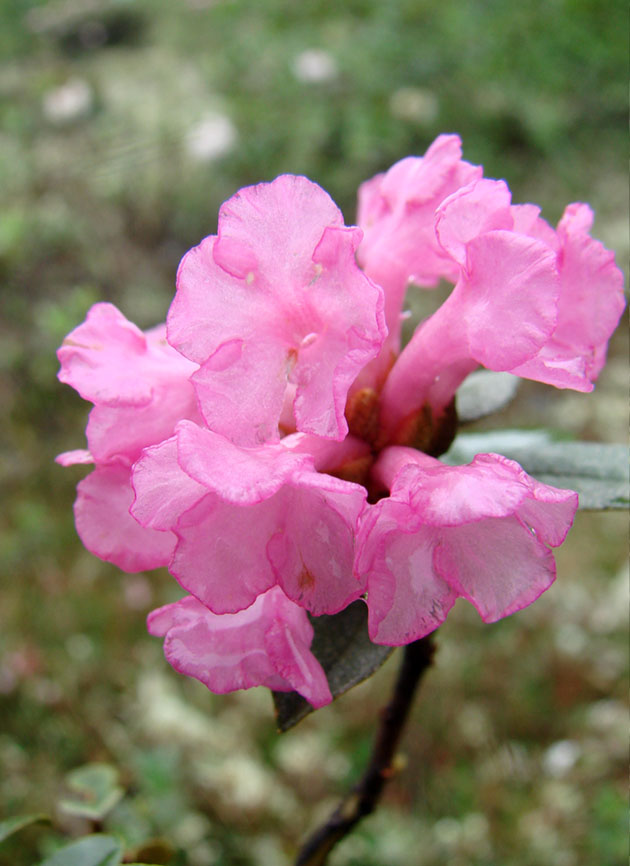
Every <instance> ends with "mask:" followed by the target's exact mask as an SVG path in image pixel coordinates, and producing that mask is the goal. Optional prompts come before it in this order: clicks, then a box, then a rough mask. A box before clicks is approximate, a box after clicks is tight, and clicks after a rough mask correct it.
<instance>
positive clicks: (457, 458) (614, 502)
mask: <svg viewBox="0 0 630 866" xmlns="http://www.w3.org/2000/svg"><path fill="white" fill-rule="evenodd" d="M486 452H496V453H499V454H503V455H504V456H505V457H509V458H510V459H512V460H516V462H517V463H520V465H521V466H522V467H523V469H524V470H525V471H526V472H528V473H529V474H530V475H533V476H534V478H536V479H537V480H538V481H542V482H543V483H545V484H551V485H553V486H554V487H562V488H567V489H569V490H576V491H577V492H578V493H579V495H580V509H582V510H583V511H608V510H615V509H626V508H628V506H629V505H630V495H629V493H630V471H629V466H628V449H627V448H626V446H625V445H618V444H603V443H600V442H566V441H564V442H563V441H558V440H555V439H553V437H552V435H551V434H550V433H548V432H546V431H542V430H531V431H528V430H502V431H497V432H496V433H495V432H491V433H472V434H466V433H464V434H461V435H460V436H458V437H457V438H456V439H455V442H454V443H453V445H452V447H451V449H450V451H449V452H448V454H446V455H444V458H443V459H444V461H445V462H447V463H450V464H452V465H455V464H458V463H467V462H469V461H470V460H472V459H473V457H474V456H475V454H480V453H486Z"/></svg>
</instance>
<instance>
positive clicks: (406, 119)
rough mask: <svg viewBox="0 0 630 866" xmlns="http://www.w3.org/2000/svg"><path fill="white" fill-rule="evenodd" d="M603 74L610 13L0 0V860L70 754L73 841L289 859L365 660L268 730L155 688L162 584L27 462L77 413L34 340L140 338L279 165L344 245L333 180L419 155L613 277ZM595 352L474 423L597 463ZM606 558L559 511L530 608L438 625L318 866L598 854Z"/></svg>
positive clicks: (358, 733)
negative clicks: (569, 374)
mask: <svg viewBox="0 0 630 866" xmlns="http://www.w3.org/2000/svg"><path fill="white" fill-rule="evenodd" d="M626 71H627V9H626V4H625V3H622V2H621V0H604V2H598V0H534V2H530V3H526V4H506V3H500V2H492V0H485V2H482V0H453V2H450V3H439V2H436V0H390V2H388V3H385V2H383V0H346V2H337V3H332V2H324V0H321V2H315V0H301V2H297V0H264V2H263V0H251V2H245V0H214V2H213V0H177V2H176V0H135V2H134V0H119V2H106V0H83V2H77V0H74V2H73V0H55V2H36V0H3V2H0V118H1V123H0V130H1V131H0V184H1V188H2V189H3V208H2V213H1V214H0V273H1V276H2V282H1V289H0V303H1V320H0V398H1V405H2V407H3V409H4V413H3V415H4V417H3V423H2V425H1V428H0V477H1V480H2V487H3V509H2V515H1V516H0V521H1V523H0V571H1V573H2V576H3V583H2V589H1V597H0V610H1V612H2V628H1V630H0V650H1V657H0V716H1V719H2V725H1V728H0V818H1V817H6V816H10V815H15V814H20V813H23V812H36V811H43V812H46V813H48V814H49V815H51V816H52V818H53V825H52V827H51V828H48V829H46V828H40V827H33V828H30V829H28V830H25V831H23V832H22V833H21V834H20V836H19V837H17V836H16V837H15V838H14V840H13V841H10V842H8V843H5V845H4V846H1V847H0V863H2V864H4V863H7V864H9V863H10V864H14V866H31V864H32V863H34V862H37V861H38V859H39V858H41V857H42V856H43V855H44V854H45V853H47V852H49V851H50V850H51V849H52V848H53V847H54V846H55V845H56V844H59V843H60V842H61V841H63V840H68V839H70V838H72V837H73V836H74V835H80V834H81V833H85V832H88V831H89V830H90V829H94V824H91V823H90V822H89V821H86V820H83V819H77V818H76V817H71V816H69V815H67V814H66V813H64V812H63V811H62V810H60V809H59V808H58V805H57V804H58V800H59V798H60V796H61V795H63V793H64V791H65V788H64V776H65V774H66V773H67V772H68V771H70V770H72V769H73V768H76V767H78V766H80V765H82V764H84V763H86V762H88V761H95V760H96V761H106V762H108V763H111V764H112V765H113V766H115V767H116V768H117V769H118V770H119V772H120V774H121V780H122V785H123V787H124V789H125V796H124V798H123V799H122V800H121V801H120V803H119V804H118V805H117V806H116V807H115V809H114V810H113V811H112V812H111V813H110V815H109V816H108V817H107V818H106V819H105V822H104V827H105V829H107V830H112V831H115V832H118V833H120V834H122V836H123V838H124V839H125V843H126V846H127V850H128V852H129V855H130V856H135V857H136V858H140V857H144V858H145V859H150V858H149V853H150V852H148V849H146V848H145V850H144V852H143V850H142V846H143V845H146V844H147V843H148V842H149V841H150V840H155V839H157V838H162V839H165V840H168V843H169V844H168V845H162V848H161V849H160V850H161V854H160V853H159V852H158V850H157V849H156V848H155V847H154V850H153V853H152V854H151V857H152V858H153V859H154V860H155V862H162V861H164V862H168V863H171V864H174V866H215V864H217V866H219V864H220V866H250V864H252V866H253V864H261V866H284V864H289V863H290V862H292V857H293V856H294V852H295V847H296V844H297V843H298V841H299V839H300V838H302V837H303V835H304V834H305V832H306V831H307V830H308V829H309V828H310V827H312V826H313V825H314V823H316V822H317V821H318V820H320V819H321V818H323V817H324V816H325V815H326V814H327V812H328V810H329V809H330V808H331V806H332V805H333V804H334V803H335V802H336V798H337V796H338V795H339V794H340V792H341V791H343V790H345V788H346V787H347V786H348V785H349V784H350V783H351V782H352V780H354V779H355V778H356V777H357V775H358V773H359V772H360V770H361V768H362V766H363V764H364V762H365V759H366V757H367V754H368V750H369V745H370V737H371V731H372V726H373V722H374V717H375V714H376V711H377V708H378V707H379V706H380V705H381V704H382V703H383V702H384V700H385V699H386V694H387V691H388V687H389V684H390V682H391V680H392V676H393V674H394V673H395V668H396V661H395V660H390V661H389V662H388V663H387V664H386V665H385V667H384V668H382V669H381V670H380V671H379V672H378V674H377V675H376V676H375V677H373V678H372V679H371V680H370V681H369V682H367V683H365V684H363V685H362V686H359V687H357V688H356V689H354V690H353V691H351V692H350V693H348V694H347V695H345V696H344V697H343V698H341V699H340V700H339V701H337V702H336V703H335V704H334V705H333V706H331V707H329V708H326V709H324V710H321V711H319V712H318V713H316V714H315V715H314V716H311V717H310V718H309V719H307V720H306V721H304V722H303V723H301V725H299V726H298V728H296V729H295V730H294V731H292V732H290V733H288V734H285V735H282V736H279V735H277V734H276V732H275V728H274V723H273V715H272V711H271V701H270V698H269V695H268V693H267V692H265V691H263V690H255V691H251V692H247V693H244V694H237V695H233V696H227V697H215V696H213V695H211V694H209V693H208V692H207V691H206V690H205V688H204V687H203V686H201V685H200V684H199V683H197V682H193V681H187V680H184V678H181V677H178V676H177V675H176V674H175V673H174V672H173V671H172V670H171V669H170V668H169V667H168V665H167V664H166V662H165V661H164V658H163V656H162V652H161V645H160V642H159V641H157V640H156V639H154V638H150V637H149V636H148V635H147V634H146V632H145V628H144V618H145V615H146V613H147V612H148V611H149V610H150V609H152V608H153V607H155V606H157V605H159V604H163V603H165V602H166V601H168V600H171V599H173V598H174V597H175V596H176V595H177V587H176V585H175V583H174V581H173V580H172V579H171V578H170V577H169V576H168V575H167V574H166V573H161V572H157V573H152V574H148V575H133V576H127V575H123V574H121V573H120V572H118V571H117V570H116V569H114V568H112V567H110V566H108V565H106V564H104V563H101V562H99V561H98V560H96V559H95V558H93V557H91V556H90V555H89V554H88V553H86V552H85V551H84V550H83V549H82V547H81V545H80V542H79V541H78V539H77V538H76V535H75V532H74V526H73V521H72V501H73V498H74V486H75V484H76V482H77V481H78V480H79V478H80V477H81V475H82V474H83V473H82V471H81V470H80V468H73V469H66V470H62V469H61V468H59V467H58V466H56V465H55V464H54V463H53V458H54V456H55V454H57V453H59V452H60V451H63V450H68V449H70V448H75V447H82V445H83V432H82V431H83V427H84V423H85V417H86V412H87V407H86V405H85V404H82V402H81V400H80V399H79V398H78V397H77V396H76V395H75V394H74V393H73V392H72V391H71V390H70V389H69V388H67V387H63V386H61V385H59V384H58V383H57V382H56V379H55V375H56V371H57V363H56V359H55V355H54V352H55V349H56V347H57V346H58V345H59V343H60V342H61V340H62V338H63V336H64V335H65V334H66V333H67V332H68V331H69V330H70V329H72V328H73V327H74V326H75V325H76V324H78V323H79V322H80V321H82V319H83V317H84V315H85V312H86V310H87V309H88V307H89V306H90V305H91V304H92V303H94V302H95V301H97V300H109V301H112V302H114V303H116V304H117V305H118V306H119V307H120V308H121V309H122V311H123V312H124V313H125V314H126V315H127V316H128V317H129V318H130V319H132V320H134V321H136V322H137V323H138V324H139V325H141V326H142V327H148V326H150V325H153V324H155V323H156V322H157V321H160V320H163V319H164V316H165V314H166V310H167V308H168V304H169V302H170V299H171V297H172V293H173V287H174V275H175V270H176V268H177V264H178V262H179V259H180V258H181V256H182V255H183V253H184V252H185V251H186V250H187V249H188V248H189V247H190V246H192V245H193V244H196V243H197V242H198V241H199V240H200V238H201V237H203V236H205V235H207V234H210V233H212V232H214V231H215V229H216V213H217V209H218V206H219V204H220V203H221V201H223V200H224V199H225V198H227V197H228V196H229V195H231V194H232V193H233V192H234V191H235V190H236V189H238V188H239V187H240V186H243V185H245V184H248V183H252V182H257V181H260V180H269V179H271V178H273V177H275V176H276V175H277V174H280V173H283V172H295V173H302V174H306V175H308V176H309V177H310V178H311V179H313V180H315V181H317V182H318V183H320V184H322V185H323V186H324V187H325V188H326V189H327V190H328V191H329V192H330V194H331V195H332V196H333V198H334V199H335V200H336V201H337V202H338V204H339V205H340V206H341V207H342V209H343V211H344V213H345V216H346V221H347V222H349V223H351V222H352V221H353V219H354V210H355V197H356V188H357V186H358V184H359V183H360V182H361V181H362V180H364V179H366V178H368V177H370V176H371V175H373V174H374V173H376V172H377V171H381V170H383V169H385V168H387V167H388V166H389V165H391V163H393V162H394V161H396V160H397V159H400V158H401V157H403V156H406V155H408V154H421V153H423V152H424V150H425V149H426V147H427V146H428V144H429V143H430V142H431V141H432V139H433V138H434V137H435V136H436V135H437V134H439V133H440V132H458V133H460V134H461V135H462V137H463V140H464V148H465V151H464V155H465V157H466V158H467V159H468V160H470V161H472V162H475V163H483V164H484V166H485V172H486V175H487V176H490V177H505V178H506V179H507V180H508V182H509V184H510V187H511V189H512V190H513V193H514V201H516V202H522V201H535V202H537V203H539V204H541V205H542V206H543V213H544V215H545V216H546V217H547V218H548V219H549V220H550V221H552V222H555V221H556V220H557V219H558V218H559V216H560V215H561V213H562V210H563V208H564V205H565V204H566V203H567V202H569V201H572V200H587V201H589V202H591V203H592V204H593V206H594V207H595V209H596V213H597V218H596V223H595V229H594V234H595V236H596V237H599V238H600V239H601V240H602V241H604V242H605V243H606V244H607V245H608V246H609V247H611V248H613V249H615V251H616V252H617V254H618V261H620V262H621V263H624V264H625V262H626V258H627V253H628V223H627V202H628V177H627V171H626V164H625V159H626V146H627V132H626V124H627V107H626ZM626 358H627V335H626V333H625V329H622V330H621V331H620V332H619V333H618V334H617V335H616V336H615V337H614V339H613V341H612V344H611V351H610V361H609V364H608V366H607V368H606V370H605V371H604V373H603V374H602V377H601V379H600V382H599V383H598V387H597V389H596V392H595V394H593V395H580V394H574V393H570V392H555V391H553V389H551V388H546V387H545V386H542V385H537V384H535V383H526V384H525V385H524V386H523V388H522V390H521V394H520V397H519V399H518V401H517V402H516V404H515V405H514V406H512V407H511V408H510V409H508V410H506V411H504V412H503V413H501V415H499V416H496V417H495V418H493V419H491V420H490V421H486V422H484V423H483V424H479V425H478V426H479V427H480V428H484V429H488V428H490V427H492V426H493V425H494V426H498V425H500V426H504V425H507V424H510V425H515V426H525V427H531V426H535V425H545V426H549V427H553V428H556V429H561V430H564V431H567V432H569V433H570V434H572V435H575V436H578V437H582V438H587V439H597V440H604V441H615V440H616V441H620V440H624V439H625V437H626V435H627V422H626V418H627V408H626V404H627V367H626V363H627V362H626ZM625 535H626V519H625V517H624V516H623V515H619V514H614V515H613V514H603V515H592V514H580V515H579V516H578V519H577V524H576V527H575V529H574V530H573V532H572V534H571V535H570V536H569V540H568V541H567V543H566V545H565V546H564V548H563V549H562V550H561V551H560V552H559V554H558V557H557V558H558V564H559V569H558V573H559V577H558V582H557V584H556V585H555V587H554V588H553V589H552V590H551V591H550V592H548V593H547V594H546V595H545V596H544V597H543V598H541V599H540V600H539V601H538V602H537V603H536V604H535V605H534V606H533V607H532V608H531V609H529V610H527V611H525V612H523V613H521V614H519V615H518V616H515V617H512V618H509V619H507V620H505V621H503V622H500V623H497V624H496V625H494V626H482V624H481V622H480V621H479V620H478V619H477V617H476V615H475V614H474V612H473V611H472V609H471V608H469V607H467V606H466V605H465V604H464V603H463V602H459V603H458V605H457V606H456V609H455V610H454V612H453V614H452V615H451V616H450V617H449V621H448V622H447V624H446V625H445V626H444V627H443V628H442V629H441V630H440V635H439V641H438V642H439V652H438V655H437V660H436V666H435V668H434V670H433V671H432V672H431V673H430V674H429V676H428V677H427V681H426V683H425V685H424V687H423V690H422V694H421V696H420V699H419V701H418V703H417V706H416V708H415V711H414V716H413V719H412V721H411V723H410V725H409V729H408V732H407V735H406V738H405V741H404V753H405V766H404V767H402V768H401V770H400V772H399V774H398V776H397V777H396V778H395V780H394V781H393V782H392V784H391V785H390V787H389V789H388V791H387V794H386V796H385V799H384V802H383V804H382V806H381V808H380V810H379V812H378V814H377V815H375V816H374V817H372V818H370V819H368V820H367V821H366V822H365V823H364V825H362V826H361V828H360V829H359V830H358V831H357V832H356V833H355V834H354V835H353V836H352V837H350V838H348V839H347V840H346V841H345V842H344V843H343V844H342V845H340V846H339V848H338V850H337V851H336V853H335V855H334V856H333V857H331V864H332V866H437V864H440V866H442V864H448V866H470V864H472V866H477V864H478V866H504V864H510V866H511V864H514V866H539V864H541V863H544V864H548V866H587V864H589V866H590V864H593V863H602V864H607V866H608V864H610V866H616V864H621V863H625V862H626V858H627V842H626V830H625V816H626V808H627V802H626V761H627V735H626V728H627V710H626V703H625V695H626V691H627V690H626V684H627V673H628V671H627V592H628V589H627V571H626V568H625V566H624V563H625V554H626V542H625ZM395 657H396V656H395V655H394V657H393V658H394V659H395ZM169 846H170V848H169ZM169 850H170V854H169Z"/></svg>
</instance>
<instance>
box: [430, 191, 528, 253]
mask: <svg viewBox="0 0 630 866" xmlns="http://www.w3.org/2000/svg"><path fill="white" fill-rule="evenodd" d="M511 199H512V195H511V193H510V190H509V189H508V186H507V184H506V183H505V181H502V180H488V179H482V180H478V181H475V182H473V183H471V184H468V185H467V186H465V187H462V188H461V189H459V190H457V192H454V193H453V194H452V195H450V196H449V197H448V198H447V199H445V200H444V201H443V202H442V204H441V205H440V206H439V208H438V209H437V211H436V222H435V231H436V234H437V237H438V240H439V242H440V245H441V246H442V248H443V249H444V250H446V252H447V253H448V254H449V255H450V256H451V258H453V259H454V260H455V261H456V262H457V263H458V264H460V265H461V266H464V265H465V264H466V248H467V246H468V244H469V243H470V241H471V240H473V238H476V237H478V236H479V235H481V234H485V233H486V232H489V231H494V230H495V229H508V230H510V229H511V228H512V226H513V219H512V215H511V213H510V203H511Z"/></svg>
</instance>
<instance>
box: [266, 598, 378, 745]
mask: <svg viewBox="0 0 630 866" xmlns="http://www.w3.org/2000/svg"><path fill="white" fill-rule="evenodd" d="M310 619H311V622H312V624H313V628H314V630H315V636H314V637H313V643H312V645H311V651H312V652H313V655H314V656H315V658H316V659H317V660H318V661H319V663H320V664H321V666H322V667H323V669H324V671H325V673H326V676H327V677H328V684H329V686H330V691H331V692H332V695H333V697H334V698H336V697H338V696H339V695H342V694H343V693H344V692H347V691H348V689H351V688H352V686H356V685H357V683H360V682H362V681H363V680H365V679H367V678H368V677H369V676H371V675H372V674H373V673H374V672H375V671H376V670H378V668H380V666H381V665H382V664H383V662H384V661H385V660H386V659H387V657H388V656H389V655H390V653H391V652H392V651H393V647H389V646H378V645H377V644H373V643H372V642H371V640H370V639H369V637H368V632H367V607H366V605H365V604H364V602H362V601H355V602H353V604H351V605H349V606H348V607H347V608H346V609H345V610H342V611H341V612H340V613H336V614H334V615H333V616H318V617H311V618H310ZM273 702H274V705H275V710H276V719H277V722H278V729H279V730H280V731H288V730H289V728H292V727H293V726H294V725H297V723H298V722H299V721H301V720H302V719H303V718H304V717H305V716H308V714H309V713H312V712H313V707H312V706H311V705H310V704H309V703H308V701H306V700H305V699H304V698H303V697H302V696H301V695H298V694H297V692H274V693H273Z"/></svg>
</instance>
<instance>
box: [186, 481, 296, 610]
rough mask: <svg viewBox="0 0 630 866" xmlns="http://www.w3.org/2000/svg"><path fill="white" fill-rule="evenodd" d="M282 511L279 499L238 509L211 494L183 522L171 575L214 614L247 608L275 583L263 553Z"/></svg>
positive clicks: (190, 511)
mask: <svg viewBox="0 0 630 866" xmlns="http://www.w3.org/2000/svg"><path fill="white" fill-rule="evenodd" d="M279 511H280V502H279V500H278V498H277V497H272V498H271V499H267V500H264V501H262V502H260V503H259V504H258V505H256V506H239V505H232V504H230V503H225V502H222V501H221V500H219V499H218V497H216V496H215V495H214V494H212V493H209V494H208V495H207V496H206V497H204V499H202V500H201V501H200V502H199V503H198V504H197V505H195V506H194V507H193V508H191V509H190V510H189V511H187V512H186V513H185V514H184V515H183V516H182V517H181V518H180V520H179V523H178V525H177V528H176V534H177V536H178V543H177V547H176V549H175V553H174V556H173V560H172V562H171V565H170V572H171V574H172V575H173V576H174V577H175V578H176V579H177V580H178V581H179V583H180V584H181V585H182V586H183V587H184V589H186V590H188V592H191V593H192V594H193V595H194V596H196V597H197V598H198V599H199V600H200V601H202V602H203V603H204V604H205V605H206V606H207V607H208V608H210V610H212V611H213V612H214V613H217V614H224V613H236V612H237V611H240V610H243V609H244V608H246V607H249V606H250V605H251V604H252V603H253V602H254V601H255V600H256V598H257V597H258V596H259V595H260V594H261V593H263V592H266V591H267V590H268V589H270V588H271V587H272V586H274V585H275V583H276V577H275V574H274V572H273V570H272V568H271V566H270V564H269V562H268V560H267V557H266V553H265V551H266V547H267V542H268V540H269V538H270V537H271V536H272V535H273V533H274V531H275V530H276V527H277V525H278V520H279Z"/></svg>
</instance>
